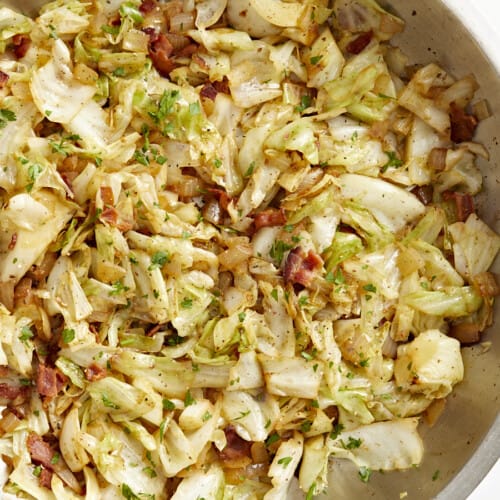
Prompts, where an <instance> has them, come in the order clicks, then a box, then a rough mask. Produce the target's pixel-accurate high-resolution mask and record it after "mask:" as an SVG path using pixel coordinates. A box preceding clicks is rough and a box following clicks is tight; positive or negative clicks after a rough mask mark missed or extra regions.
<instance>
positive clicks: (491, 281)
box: [472, 271, 500, 299]
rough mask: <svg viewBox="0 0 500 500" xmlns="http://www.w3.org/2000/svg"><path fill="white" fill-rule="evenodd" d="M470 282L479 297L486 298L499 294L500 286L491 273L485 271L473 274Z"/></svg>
mask: <svg viewBox="0 0 500 500" xmlns="http://www.w3.org/2000/svg"><path fill="white" fill-rule="evenodd" d="M472 284H473V285H474V286H475V287H476V288H477V289H478V290H479V293H480V294H481V297H484V298H486V299H488V298H491V297H496V296H497V295H500V287H499V286H498V283H497V280H496V278H495V275H494V274H493V273H490V272H487V271H486V272H483V273H478V274H476V275H474V276H473V277H472Z"/></svg>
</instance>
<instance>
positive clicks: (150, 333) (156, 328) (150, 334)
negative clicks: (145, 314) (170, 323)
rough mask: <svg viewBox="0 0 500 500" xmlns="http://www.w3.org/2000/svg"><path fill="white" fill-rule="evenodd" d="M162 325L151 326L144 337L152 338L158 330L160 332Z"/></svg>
mask: <svg viewBox="0 0 500 500" xmlns="http://www.w3.org/2000/svg"><path fill="white" fill-rule="evenodd" d="M162 326H163V325H161V324H160V323H159V324H157V325H155V326H153V327H152V328H150V329H149V330H148V331H147V332H146V337H154V336H155V335H156V334H157V333H158V332H159V331H160V330H161V327H162Z"/></svg>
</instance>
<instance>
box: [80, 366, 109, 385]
mask: <svg viewBox="0 0 500 500" xmlns="http://www.w3.org/2000/svg"><path fill="white" fill-rule="evenodd" d="M107 373H108V371H107V370H106V368H103V367H102V366H99V365H97V364H96V363H92V364H91V365H89V366H88V367H87V368H85V378H86V379H87V380H90V381H91V382H94V381H95V380H101V379H102V378H104V377H105V376H106V375H107Z"/></svg>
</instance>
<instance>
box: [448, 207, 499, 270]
mask: <svg viewBox="0 0 500 500" xmlns="http://www.w3.org/2000/svg"><path fill="white" fill-rule="evenodd" d="M448 230H449V232H450V234H451V236H452V238H453V255H454V261H455V267H456V268H457V270H458V272H460V274H462V276H464V277H467V278H471V277H472V276H475V275H476V274H479V273H482V272H486V271H487V270H488V269H489V267H490V266H491V264H492V263H493V261H494V259H495V257H496V255H497V253H498V251H499V250H500V236H498V234H496V233H495V232H494V231H493V230H492V229H490V228H489V227H488V226H487V225H486V224H485V223H484V222H483V221H482V220H481V219H479V218H478V216H477V215H476V214H471V215H470V216H469V217H468V218H467V220H466V221H465V222H455V223H454V224H451V225H450V226H448Z"/></svg>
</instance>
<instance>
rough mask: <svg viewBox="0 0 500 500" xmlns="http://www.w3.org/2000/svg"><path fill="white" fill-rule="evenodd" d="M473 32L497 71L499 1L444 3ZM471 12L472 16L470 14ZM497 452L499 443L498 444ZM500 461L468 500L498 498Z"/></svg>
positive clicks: (499, 61)
mask: <svg viewBox="0 0 500 500" xmlns="http://www.w3.org/2000/svg"><path fill="white" fill-rule="evenodd" d="M445 1H446V3H447V4H448V5H449V6H450V7H451V8H452V9H453V10H454V11H455V12H456V13H457V14H458V16H459V17H460V18H461V19H462V21H463V22H464V24H466V25H467V26H468V27H469V29H470V30H471V31H472V33H473V34H474V36H475V37H476V39H477V40H478V42H479V44H480V45H481V46H482V48H483V50H484V51H485V52H486V53H487V54H488V56H489V58H490V59H491V61H492V62H493V63H494V64H495V66H496V67H497V68H498V70H499V71H500V50H499V49H498V47H500V23H499V19H500V2H499V1H498V0H445ZM472 11H474V12H472ZM499 448H500V443H499ZM499 489H500V461H498V462H497V463H496V465H495V466H494V467H493V469H492V470H491V471H490V473H489V474H488V475H487V476H486V478H485V479H484V480H483V482H482V483H481V484H480V485H479V486H478V487H477V488H476V490H475V491H474V492H473V493H472V495H470V496H469V498H468V500H496V499H498V498H500V493H499Z"/></svg>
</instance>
